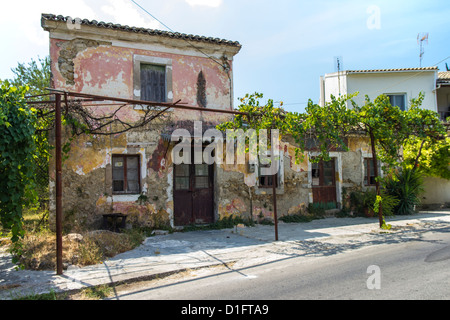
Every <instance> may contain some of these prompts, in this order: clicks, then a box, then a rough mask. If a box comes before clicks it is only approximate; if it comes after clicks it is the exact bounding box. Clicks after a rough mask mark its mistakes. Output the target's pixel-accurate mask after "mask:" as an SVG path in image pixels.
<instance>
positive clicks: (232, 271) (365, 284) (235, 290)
mask: <svg viewBox="0 0 450 320" xmlns="http://www.w3.org/2000/svg"><path fill="white" fill-rule="evenodd" d="M115 293H116V296H115V297H114V299H119V300H190V301H194V300H222V301H225V300H305V299H307V300H334V299H339V300H351V299H356V300H371V299H380V300H384V299H386V300H410V299H414V300H431V299H433V300H436V299H445V300H448V299H450V228H446V229H440V230H434V231H429V232H425V233H423V234H422V235H421V236H420V237H417V238H413V239H411V241H403V242H400V243H390V244H379V245H371V246H366V247H362V248H359V249H356V250H350V251H346V252H339V253H335V254H332V255H327V256H295V255H293V256H287V257H286V258H284V259H280V260H278V261H275V262H269V263H262V264H259V265H256V266H245V267H236V266H230V267H228V268H226V267H221V268H210V269H206V270H198V271H192V272H188V273H185V274H179V275H176V276H171V277H169V278H165V279H160V280H153V281H149V282H142V283H137V284H133V285H127V286H120V287H117V288H115Z"/></svg>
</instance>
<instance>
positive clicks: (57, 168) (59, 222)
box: [55, 93, 63, 275]
mask: <svg viewBox="0 0 450 320" xmlns="http://www.w3.org/2000/svg"><path fill="white" fill-rule="evenodd" d="M55 102H56V103H55V171H56V274H57V275H62V273H63V268H62V159H61V153H62V149H61V94H59V93H57V94H55Z"/></svg>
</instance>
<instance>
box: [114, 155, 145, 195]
mask: <svg viewBox="0 0 450 320" xmlns="http://www.w3.org/2000/svg"><path fill="white" fill-rule="evenodd" d="M139 162H140V161H139V155H113V156H112V166H113V169H112V180H113V185H112V187H113V193H131V194H138V193H140V189H141V188H140V173H139V168H140V165H139Z"/></svg>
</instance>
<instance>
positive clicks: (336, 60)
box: [334, 56, 343, 96]
mask: <svg viewBox="0 0 450 320" xmlns="http://www.w3.org/2000/svg"><path fill="white" fill-rule="evenodd" d="M342 69H343V63H342V56H337V57H334V71H336V72H337V74H338V89H339V96H341V70H342Z"/></svg>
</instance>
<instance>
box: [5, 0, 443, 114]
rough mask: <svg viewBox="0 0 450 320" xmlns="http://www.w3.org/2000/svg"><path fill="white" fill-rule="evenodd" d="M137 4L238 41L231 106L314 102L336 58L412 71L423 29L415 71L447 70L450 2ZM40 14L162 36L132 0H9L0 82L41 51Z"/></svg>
mask: <svg viewBox="0 0 450 320" xmlns="http://www.w3.org/2000/svg"><path fill="white" fill-rule="evenodd" d="M135 1H136V2H138V3H139V4H140V5H141V6H142V7H144V8H145V9H146V10H148V11H149V12H150V13H151V14H153V15H154V16H155V17H157V18H158V19H159V20H160V21H161V22H163V23H164V24H165V25H167V26H168V27H170V28H171V29H172V30H174V31H178V32H182V33H191V34H198V35H204V36H212V37H218V38H225V39H229V40H235V41H239V42H240V43H241V44H242V46H243V47H242V50H241V52H240V53H239V54H238V55H237V56H236V57H235V62H234V84H235V88H234V95H235V104H236V101H237V98H238V97H242V96H244V95H245V94H246V93H253V92H261V93H263V94H264V97H265V98H270V99H273V100H275V101H283V102H284V106H285V108H286V109H288V110H291V111H300V112H301V111H303V110H304V107H305V106H306V103H307V101H308V99H312V100H313V101H314V102H318V99H319V77H320V76H321V75H323V74H325V73H330V72H334V71H336V70H335V63H334V59H335V57H337V56H339V57H342V61H343V68H344V69H347V70H355V69H379V68H407V67H419V45H418V43H417V35H418V34H419V33H423V32H428V34H429V41H428V44H426V45H425V47H424V48H425V54H424V56H423V61H422V66H434V65H437V66H438V67H439V69H440V70H445V62H447V63H448V64H449V65H450V19H449V17H450V2H449V1H448V0H427V1H424V0H421V1H415V0H406V1H404V0H390V1H378V0H373V1H372V0H370V1H363V0H358V1H357V0H340V1H338V0H315V1H303V0H277V1H268V0H164V1H161V0H135ZM41 13H54V14H61V15H64V16H72V17H73V18H75V17H80V18H87V19H95V20H98V21H106V22H115V23H120V24H124V25H130V26H137V27H148V28H156V29H162V30H166V28H165V27H164V26H163V25H161V24H160V23H159V22H158V21H155V20H154V19H153V18H152V17H151V16H149V15H148V14H147V13H145V12H144V11H143V10H141V9H140V8H139V7H138V6H136V5H135V4H134V3H133V2H132V1H131V0H89V1H88V0H72V1H66V0H41V1H29V0H26V1H19V0H16V1H7V2H5V3H2V10H1V11H0V33H1V39H2V50H1V53H0V56H1V58H2V64H1V66H0V79H5V78H6V79H7V78H11V77H12V73H11V71H10V69H11V68H12V67H15V66H17V63H18V62H28V61H30V59H31V58H37V57H38V56H40V57H44V56H46V55H48V47H49V46H48V34H47V32H45V31H43V30H42V28H41V27H40V15H41ZM444 59H446V60H444ZM442 60H444V61H442ZM441 61H442V62H441ZM438 62H440V63H438Z"/></svg>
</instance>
